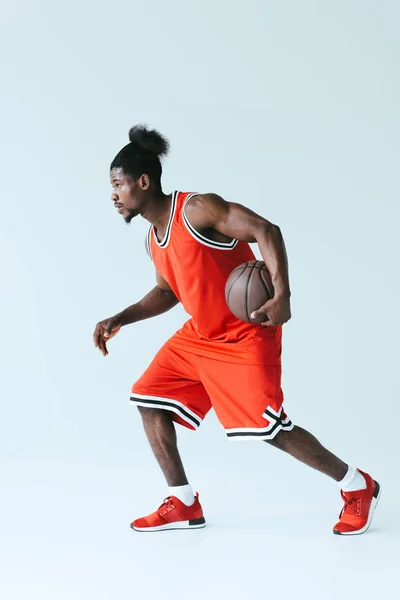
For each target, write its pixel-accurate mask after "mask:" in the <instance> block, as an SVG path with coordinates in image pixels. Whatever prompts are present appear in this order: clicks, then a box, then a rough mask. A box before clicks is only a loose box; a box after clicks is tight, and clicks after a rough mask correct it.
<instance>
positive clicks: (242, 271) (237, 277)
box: [226, 263, 247, 305]
mask: <svg viewBox="0 0 400 600" xmlns="http://www.w3.org/2000/svg"><path fill="white" fill-rule="evenodd" d="M236 268H238V267H236ZM246 269H247V263H246V264H245V266H244V267H243V269H242V270H241V271H240V273H239V274H238V275H237V276H236V277H235V279H234V280H233V281H232V282H231V285H230V286H229V289H228V293H227V295H226V302H227V304H228V305H229V296H230V294H231V291H232V287H233V285H234V284H235V283H236V281H237V280H238V279H239V277H241V275H243V273H244V272H245V270H246Z"/></svg>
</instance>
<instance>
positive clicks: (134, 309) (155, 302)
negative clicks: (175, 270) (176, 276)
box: [93, 272, 179, 356]
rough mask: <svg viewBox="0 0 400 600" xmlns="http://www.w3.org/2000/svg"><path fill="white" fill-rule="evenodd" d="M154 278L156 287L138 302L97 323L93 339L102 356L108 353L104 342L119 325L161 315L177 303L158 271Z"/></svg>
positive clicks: (113, 333)
mask: <svg viewBox="0 0 400 600" xmlns="http://www.w3.org/2000/svg"><path fill="white" fill-rule="evenodd" d="M156 280H157V285H156V287H154V288H153V289H152V290H151V291H150V292H149V293H148V294H146V296H144V298H142V299H141V300H139V302H136V304H132V306H128V308H125V310H123V311H121V312H120V313H117V314H116V315H115V316H114V317H110V318H108V319H104V321H100V323H97V325H96V328H95V330H94V334H93V341H94V346H95V348H98V349H99V350H100V352H101V353H102V354H103V356H107V354H108V350H107V345H106V342H108V340H110V339H111V338H113V337H114V336H115V335H117V333H118V332H119V330H120V329H121V327H123V326H124V325H129V324H130V323H137V322H138V321H143V320H144V319H150V317H156V316H157V315H161V314H162V313H165V312H167V311H168V310H170V309H171V308H173V307H174V306H176V305H177V304H178V303H179V300H178V298H177V297H176V296H175V294H174V292H173V291H172V289H171V287H170V286H169V284H168V283H167V281H165V279H164V278H163V277H161V275H160V274H159V273H158V272H157V273H156Z"/></svg>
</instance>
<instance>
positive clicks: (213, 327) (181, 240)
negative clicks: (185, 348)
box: [146, 192, 260, 342]
mask: <svg viewBox="0 0 400 600" xmlns="http://www.w3.org/2000/svg"><path fill="white" fill-rule="evenodd" d="M195 195H196V194H193V193H187V192H174V194H173V196H172V202H171V213H170V218H169V221H168V225H167V229H166V232H165V236H164V239H163V240H162V241H161V242H159V241H158V239H157V237H156V232H155V229H154V227H153V226H151V227H150V229H149V231H148V234H147V240H146V245H147V250H148V253H149V255H150V257H151V259H152V260H153V262H154V264H155V266H156V268H157V271H158V272H159V273H160V275H161V276H162V277H164V279H165V280H166V281H167V282H168V284H169V285H170V287H171V288H172V290H173V291H174V293H175V295H176V296H177V298H178V299H179V300H180V302H181V303H182V304H183V307H184V309H185V310H186V312H187V313H188V314H189V315H191V316H192V320H191V322H189V323H188V324H186V333H187V334H190V329H191V330H192V332H193V331H194V332H195V333H196V334H197V335H198V336H199V337H200V338H202V339H204V340H214V341H219V342H233V341H239V340H240V339H243V337H244V336H246V335H248V334H251V333H254V332H255V330H259V329H260V327H257V326H255V325H252V324H249V323H243V322H242V321H240V320H239V319H237V318H236V317H235V316H234V315H233V314H232V313H231V311H230V310H229V308H228V306H227V304H226V301H225V283H226V280H227V279H228V277H229V275H230V273H231V272H232V271H233V269H234V268H235V267H237V266H238V265H240V264H241V263H243V262H246V261H248V260H254V258H255V257H254V254H253V252H252V250H251V248H250V246H249V244H247V243H246V242H241V241H238V240H235V239H234V240H232V241H231V242H215V241H213V240H210V239H208V238H206V237H205V236H204V235H202V234H201V233H199V232H198V231H196V230H195V229H194V227H193V226H192V225H191V223H190V222H189V220H188V218H187V216H186V214H185V205H186V203H187V202H188V200H189V199H190V198H192V197H193V196H195ZM184 329H185V328H184Z"/></svg>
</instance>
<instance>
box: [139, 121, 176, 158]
mask: <svg viewBox="0 0 400 600" xmlns="http://www.w3.org/2000/svg"><path fill="white" fill-rule="evenodd" d="M129 139H130V141H131V142H132V144H137V145H138V146H141V147H142V148H143V149H144V150H146V152H151V153H152V154H155V155H156V156H158V157H161V156H166V155H167V154H168V150H169V143H168V141H167V140H166V139H165V137H163V136H162V135H161V133H159V132H158V131H157V130H156V129H149V128H148V127H146V125H135V126H134V127H132V128H131V129H130V130H129Z"/></svg>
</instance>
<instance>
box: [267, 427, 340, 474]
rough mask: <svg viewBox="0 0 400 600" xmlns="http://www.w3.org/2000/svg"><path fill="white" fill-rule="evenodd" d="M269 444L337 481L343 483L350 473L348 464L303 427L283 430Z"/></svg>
mask: <svg viewBox="0 0 400 600" xmlns="http://www.w3.org/2000/svg"><path fill="white" fill-rule="evenodd" d="M267 443H268V444H270V445H271V446H274V447H275V448H279V450H283V451H284V452H287V453H288V454H290V455H291V456H293V457H294V458H297V460H299V461H300V462H302V463H304V464H306V465H308V466H309V467H312V468H313V469H317V471H321V473H324V474H325V475H328V477H332V479H334V480H335V481H342V480H343V478H344V476H345V475H346V473H347V471H348V465H347V464H346V463H344V462H343V461H342V460H340V458H338V457H337V456H335V455H334V454H332V452H330V451H329V450H327V449H326V448H324V446H322V444H321V443H320V442H319V441H318V440H317V438H315V437H314V436H313V435H311V433H309V432H308V431H306V430H305V429H303V428H302V427H297V426H295V427H294V428H293V429H292V430H291V431H283V430H281V431H280V432H279V433H278V434H277V435H276V436H275V437H274V438H273V439H272V440H269V441H268V442H267Z"/></svg>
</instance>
